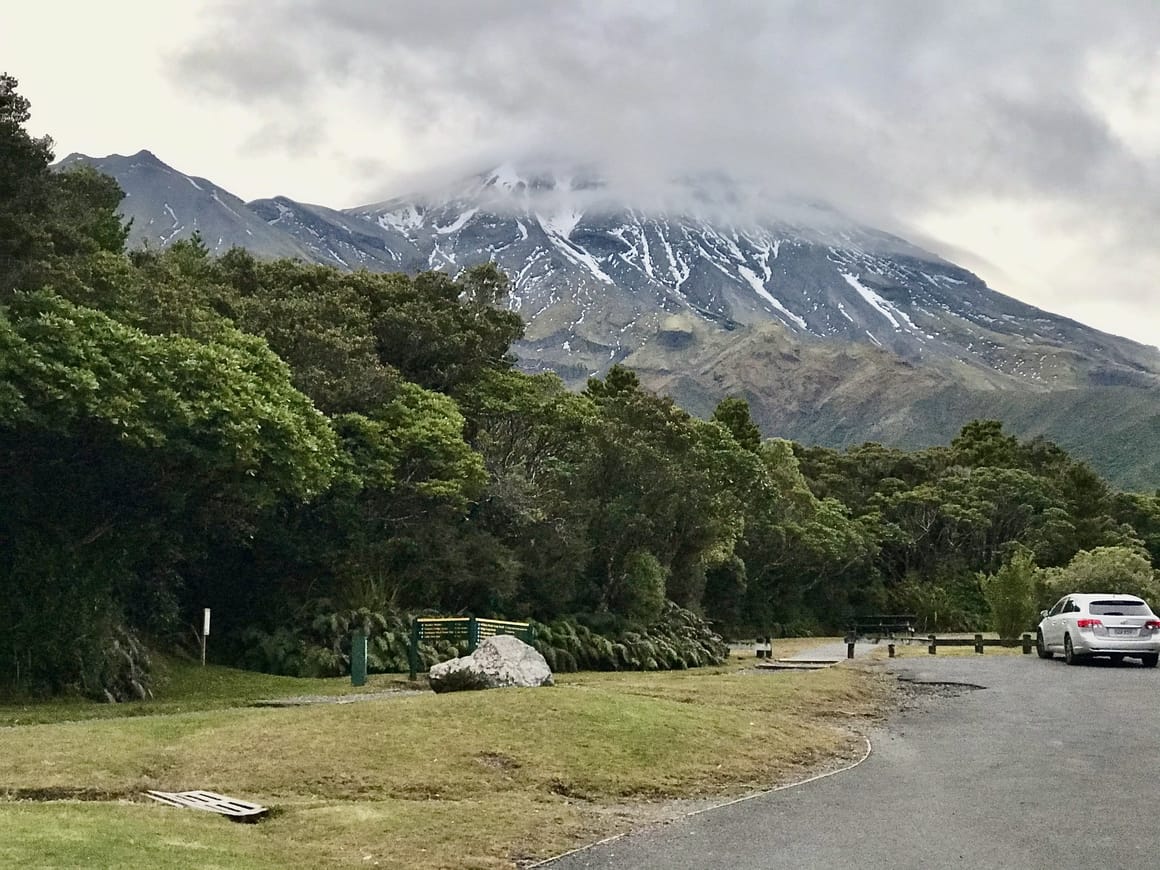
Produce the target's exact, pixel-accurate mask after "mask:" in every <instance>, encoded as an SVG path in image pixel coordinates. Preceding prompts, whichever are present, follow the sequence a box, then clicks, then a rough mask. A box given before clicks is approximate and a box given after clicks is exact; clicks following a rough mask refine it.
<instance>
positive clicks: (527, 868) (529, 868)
mask: <svg viewBox="0 0 1160 870" xmlns="http://www.w3.org/2000/svg"><path fill="white" fill-rule="evenodd" d="M858 736H859V737H861V738H862V740H863V741H864V742H865V744H866V751H865V752H863V753H862V757H861V758H859V759H858V760H857V761H854V762H852V763H851V764H847V765H846V766H845V767H839V768H838V769H837V770H827V771H825V772H824V773H818V774H814V775H813V776H809V777H806V778H805V779H799V780H797V781H796V782H787V783H784V784H782V785H778V786H774V787H773V788H769V789H766V790H765V791H758V792H754V793H753V794H747V795H742V796H741V797H739V798H733V799H732V800H728V801H725V803H721V804H714V805H713V806H711V807H705V808H703V809H699V810H692V811H690V812H687V813H682V814H681V815H679V816H675V817H673V818H671V819H669V820H668V821H666V822H661V823H660V824H658V825H655V826H651V825H650V826H648V827H647V828H642V829H638V830H636V831H625V832H624V833H622V834H613V835H612V836H611V837H605V838H604V839H603V840H597V841H596V842H595V843H588V844H587V845H585V846H578V847H576V848H575V849H569V850H568V851H567V852H561V853H560V854H559V855H553V856H552V857H551V858H544V859H543V860H542V861H536V862H535V863H534V864H525V865H524V870H535V868H537V867H547V866H548V865H549V864H551V863H552V862H554V861H559V860H560V859H561V858H567V857H570V856H571V855H577V854H579V853H580V852H587V851H588V850H589V849H595V848H596V847H597V846H606V845H608V844H609V843H615V842H616V841H617V840H622V839H624V838H625V837H630V836H632V835H633V834H636V833H640V831H641V830H648V829H649V828H652V827H663V826H664V825H668V824H672V823H673V822H679V821H682V820H683V819H691V818H692V817H693V816H700V815H704V814H705V813H711V812H713V811H715V810H720V809H724V808H725V807H731V806H734V805H735V804H742V803H745V802H746V801H751V800H755V799H757V798H761V797H765V796H766V795H771V794H776V793H777V792H779V791H787V790H788V789H791V788H797V787H799V786H803V785H809V784H810V783H811V782H817V781H818V780H820V779H828V778H829V777H831V776H837V775H838V774H839V773H846V772H847V771H850V770H853V769H854V768H855V767H857V766H858V765H860V764H861V763H862V762H864V761H865V760H866V759H867V758H869V757H870V755H871V753H873V752H874V745H873V744H872V743H871V742H870V738H869V737H867V736H866V735H865V734H859V735H858Z"/></svg>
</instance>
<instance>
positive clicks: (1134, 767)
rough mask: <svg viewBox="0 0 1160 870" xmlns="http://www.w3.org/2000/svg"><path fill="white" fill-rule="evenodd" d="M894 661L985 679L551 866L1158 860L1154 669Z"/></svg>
mask: <svg viewBox="0 0 1160 870" xmlns="http://www.w3.org/2000/svg"><path fill="white" fill-rule="evenodd" d="M889 667H890V668H891V669H892V670H893V671H894V672H896V673H898V674H899V675H900V676H901V677H904V678H907V679H913V680H919V681H926V682H933V683H940V682H941V683H947V682H958V683H972V684H975V685H979V686H984V687H985V688H983V689H979V690H954V689H936V688H934V687H929V688H927V689H924V690H923V693H922V694H920V696H919V697H918V698H916V699H915V704H914V706H913V707H912V708H910V709H905V710H903V711H901V712H900V713H898V714H897V715H895V716H894V717H892V719H891V721H890V723H889V724H888V726H887V727H886V728H884V729H883V730H881V731H879V732H876V733H872V734H870V738H871V740H872V742H873V745H874V751H873V753H872V754H871V756H870V757H869V759H867V760H866V761H865V762H864V763H863V764H862V765H860V766H858V767H856V768H854V769H853V770H850V771H848V772H845V773H840V774H837V775H836V776H831V777H828V778H825V779H821V780H818V781H815V782H812V783H808V784H805V785H802V786H800V787H797V788H791V789H786V790H783V791H779V792H774V793H771V794H767V795H763V796H761V797H757V798H754V799H752V800H748V801H744V802H741V803H737V804H733V805H731V806H726V807H721V808H719V809H716V810H711V811H709V812H707V813H703V814H701V815H697V816H691V817H688V818H686V819H683V820H681V821H678V822H674V823H672V824H670V825H665V826H663V827H659V828H655V829H653V830H650V831H646V832H642V833H639V834H635V835H633V836H630V837H625V838H622V839H620V840H616V841H613V842H611V843H608V844H605V845H603V846H598V847H595V848H593V849H589V850H586V851H583V852H579V853H576V854H573V855H570V856H567V857H565V858H563V859H560V860H558V861H555V862H552V863H551V864H549V865H548V866H549V867H550V868H551V870H574V868H581V867H585V868H633V870H647V868H658V870H660V868H664V870H672V868H714V870H718V868H722V870H723V868H746V870H757V868H794V870H801V868H830V867H834V868H858V870H875V868H891V870H904V868H915V870H919V868H921V870H936V868H963V867H971V866H975V865H977V866H989V867H999V868H1006V867H1028V868H1040V867H1076V868H1086V867H1107V868H1123V870H1129V868H1154V867H1156V866H1158V865H1160V851H1158V849H1160V846H1158V844H1157V837H1156V829H1157V818H1156V816H1157V800H1158V798H1160V784H1158V779H1160V776H1158V773H1160V771H1158V765H1157V756H1156V753H1157V748H1158V747H1160V670H1146V669H1144V668H1142V667H1139V666H1135V664H1134V663H1131V662H1130V663H1127V664H1124V665H1118V666H1111V665H1106V664H1099V663H1097V664H1093V665H1085V666H1081V667H1067V666H1066V665H1064V664H1063V663H1062V662H1060V661H1058V660H1056V661H1041V660H1039V659H1038V658H1035V657H1034V656H980V657H962V658H960V657H955V658H951V657H946V658H936V657H931V658H922V659H897V660H894V661H892V662H890V663H889ZM956 691H961V693H960V694H951V693H954V692H956ZM926 692H945V693H948V694H944V695H941V696H940V695H935V694H930V695H927V694H925V693H926Z"/></svg>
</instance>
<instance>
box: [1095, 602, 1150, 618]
mask: <svg viewBox="0 0 1160 870" xmlns="http://www.w3.org/2000/svg"><path fill="white" fill-rule="evenodd" d="M1088 613H1090V614H1091V615H1092V616H1151V615H1152V611H1151V610H1149V609H1148V605H1147V604H1145V603H1144V602H1143V601H1093V602H1092V603H1091V604H1089V605H1088Z"/></svg>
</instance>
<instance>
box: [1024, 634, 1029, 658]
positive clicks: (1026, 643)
mask: <svg viewBox="0 0 1160 870" xmlns="http://www.w3.org/2000/svg"><path fill="white" fill-rule="evenodd" d="M1023 655H1025V656H1029V655H1031V635H1030V634H1028V633H1027V632H1023Z"/></svg>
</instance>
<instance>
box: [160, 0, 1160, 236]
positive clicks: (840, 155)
mask: <svg viewBox="0 0 1160 870" xmlns="http://www.w3.org/2000/svg"><path fill="white" fill-rule="evenodd" d="M215 16H216V20H217V21H218V25H217V26H216V27H215V28H213V29H211V30H210V31H209V33H208V34H207V35H206V36H205V37H204V38H203V39H202V40H201V41H200V42H198V43H197V44H196V45H194V46H192V47H191V48H190V50H189V51H188V52H187V54H186V55H185V56H184V57H183V58H182V59H181V63H180V64H179V73H178V74H179V75H180V76H181V77H182V80H184V81H188V82H191V83H192V84H193V85H194V86H198V87H202V88H207V89H209V90H210V91H211V92H212V93H216V94H219V95H221V96H223V97H224V98H229V99H232V100H239V101H244V102H248V103H251V104H253V105H255V106H256V107H271V109H272V110H274V108H273V107H278V106H281V107H282V108H284V109H285V110H292V111H295V112H301V113H310V112H312V111H321V110H322V107H321V101H322V100H323V99H324V96H323V94H324V92H325V91H326V89H328V88H330V89H333V88H339V89H343V90H346V91H348V92H350V93H353V94H357V99H358V101H359V104H360V105H362V106H365V113H366V117H367V118H368V119H382V118H386V119H389V120H390V121H391V122H393V123H395V124H397V125H401V126H403V127H405V128H406V129H408V130H411V131H413V132H414V145H415V148H416V149H418V150H420V151H422V152H424V153H426V154H429V155H430V157H431V159H432V162H434V161H435V160H439V161H443V162H459V163H470V161H471V160H472V159H473V158H477V159H483V157H484V156H485V155H486V156H489V157H492V156H495V155H497V154H499V153H501V152H503V151H504V150H505V149H510V150H518V149H525V148H534V149H539V150H541V151H544V152H557V153H561V154H563V155H575V156H577V157H579V158H583V159H590V160H596V161H599V162H601V163H603V165H604V166H605V167H606V171H607V172H608V173H609V174H610V175H612V176H614V177H620V178H624V179H627V180H629V181H631V182H632V183H634V184H636V185H638V186H639V187H641V188H645V189H647V188H649V187H650V186H651V185H657V184H660V183H661V182H663V181H664V180H665V179H666V178H668V177H670V176H671V175H672V174H673V173H675V172H680V171H684V170H689V169H714V168H721V169H725V170H728V171H729V172H731V173H732V174H734V175H736V176H738V177H741V178H748V179H753V180H755V181H756V182H760V184H761V185H762V186H763V188H765V189H769V190H772V191H774V192H778V193H784V194H792V195H798V196H809V197H813V198H819V199H825V200H827V201H829V202H832V203H833V204H834V205H836V206H837V207H839V208H844V209H846V210H848V211H850V212H851V213H853V214H855V215H861V216H864V217H865V216H873V215H875V214H881V215H888V216H890V217H891V218H893V219H894V220H896V221H903V222H904V221H906V220H907V219H908V218H909V217H910V216H912V215H916V214H920V213H921V212H922V211H923V210H924V209H926V208H929V207H931V206H936V205H939V204H945V203H946V202H947V201H951V200H953V199H954V198H956V197H964V196H979V195H990V196H997V197H1038V196H1042V197H1049V198H1053V199H1063V200H1065V201H1067V202H1070V203H1072V204H1073V205H1076V206H1078V205H1083V206H1084V207H1086V208H1090V209H1092V210H1099V211H1101V212H1103V213H1105V215H1106V216H1107V219H1108V220H1110V221H1112V224H1111V226H1112V230H1111V232H1112V235H1113V236H1115V237H1116V238H1117V239H1119V240H1120V241H1122V242H1123V243H1124V244H1128V243H1129V242H1132V243H1135V242H1137V241H1139V239H1140V226H1141V224H1142V223H1144V222H1147V221H1155V219H1156V218H1157V217H1160V213H1158V206H1157V203H1160V196H1157V193H1158V190H1157V187H1158V186H1160V167H1158V165H1157V164H1156V163H1155V162H1154V161H1153V162H1151V163H1144V162H1141V159H1140V158H1139V157H1138V156H1136V155H1134V154H1133V153H1132V152H1131V151H1130V150H1129V149H1128V148H1126V147H1125V145H1124V143H1122V142H1120V141H1119V140H1118V139H1117V138H1116V137H1115V135H1113V133H1112V131H1111V130H1109V129H1108V127H1107V125H1106V123H1105V121H1104V118H1103V115H1102V113H1101V111H1100V110H1099V107H1096V106H1093V105H1091V103H1090V101H1089V97H1088V96H1087V93H1086V92H1085V82H1086V80H1087V75H1088V69H1089V65H1090V63H1091V61H1092V60H1093V58H1095V57H1097V56H1099V55H1100V54H1101V53H1114V54H1115V55H1117V56H1120V57H1126V58H1140V59H1141V61H1142V62H1143V61H1146V60H1148V59H1149V58H1154V57H1155V52H1156V46H1157V45H1158V44H1160V4H1158V3H1155V2H1154V0H1112V2H1103V3H1099V4H1096V3H1089V2H1069V0H1001V2H1000V0H976V2H970V3H964V2H960V0H882V2H876V3H853V2H847V0H801V2H791V0H780V2H779V0H689V2H676V0H670V2H650V3H644V4H627V3H622V2H612V0H607V2H599V0H597V2H572V3H567V2H542V3H528V2H526V0H490V2H487V0H482V2H472V3H462V2H457V0H432V2H425V3H412V2H403V0H395V2H381V0H279V2H277V3H274V4H253V3H248V2H242V0H236V2H223V3H221V4H220V6H219V7H218V9H217V10H216V11H215ZM331 145H332V147H334V148H335V150H337V151H341V148H342V146H341V143H333V142H332V143H331ZM286 147H288V148H289V147H293V146H292V144H291V143H287V146H286ZM367 158H368V156H367V155H357V154H348V155H346V159H347V160H349V161H352V162H355V161H358V160H360V159H367ZM369 192H370V191H368V193H369ZM376 192H382V193H385V192H387V191H383V190H381V189H380V190H379V191H376ZM395 192H400V191H395Z"/></svg>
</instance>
